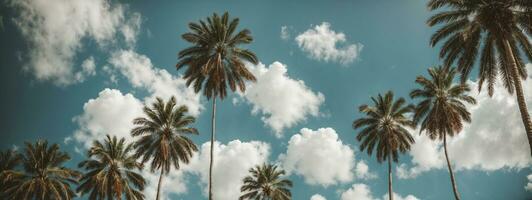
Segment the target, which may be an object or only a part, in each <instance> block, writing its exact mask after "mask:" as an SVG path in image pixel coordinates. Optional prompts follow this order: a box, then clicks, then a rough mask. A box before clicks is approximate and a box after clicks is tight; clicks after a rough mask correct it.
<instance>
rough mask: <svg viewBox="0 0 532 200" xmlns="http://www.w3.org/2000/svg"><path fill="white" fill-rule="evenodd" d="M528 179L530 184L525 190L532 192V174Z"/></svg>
mask: <svg viewBox="0 0 532 200" xmlns="http://www.w3.org/2000/svg"><path fill="white" fill-rule="evenodd" d="M526 179H527V180H528V183H527V184H526V185H525V190H526V191H532V174H529V175H528V176H526Z"/></svg>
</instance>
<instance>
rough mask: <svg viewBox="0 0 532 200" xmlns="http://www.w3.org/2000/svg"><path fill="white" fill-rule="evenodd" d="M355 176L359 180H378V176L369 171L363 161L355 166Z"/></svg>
mask: <svg viewBox="0 0 532 200" xmlns="http://www.w3.org/2000/svg"><path fill="white" fill-rule="evenodd" d="M355 176H356V178H358V179H364V180H369V179H374V178H377V174H375V173H373V172H370V171H369V166H368V164H366V162H364V161H363V160H361V161H359V162H358V163H357V164H356V166H355Z"/></svg>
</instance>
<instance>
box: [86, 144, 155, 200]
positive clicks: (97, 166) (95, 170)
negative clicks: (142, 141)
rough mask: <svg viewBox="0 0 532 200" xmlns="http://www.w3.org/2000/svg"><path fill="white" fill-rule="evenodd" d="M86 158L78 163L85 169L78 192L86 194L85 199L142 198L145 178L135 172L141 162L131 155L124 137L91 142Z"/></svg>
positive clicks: (137, 199)
mask: <svg viewBox="0 0 532 200" xmlns="http://www.w3.org/2000/svg"><path fill="white" fill-rule="evenodd" d="M87 156H88V157H89V159H87V160H85V161H82V162H81V163H79V167H80V168H84V169H85V170H87V172H86V173H85V174H84V175H83V176H82V177H81V179H80V182H81V183H80V185H79V187H78V189H77V192H78V193H81V195H83V194H87V193H90V195H89V199H91V200H97V199H102V200H103V199H122V197H124V198H125V199H128V200H142V199H144V195H143V194H142V190H143V189H144V185H145V184H146V181H145V180H144V178H143V177H142V175H140V174H139V173H137V171H139V170H142V164H141V163H140V162H138V161H137V158H136V157H135V156H134V155H133V146H132V144H127V143H126V141H125V139H124V138H120V140H119V139H117V138H116V136H113V137H111V136H109V135H107V136H106V139H105V141H104V142H103V144H102V143H101V142H100V141H94V143H93V144H92V147H91V148H90V149H89V151H88V152H87Z"/></svg>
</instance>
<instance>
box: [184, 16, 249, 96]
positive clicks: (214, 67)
mask: <svg viewBox="0 0 532 200" xmlns="http://www.w3.org/2000/svg"><path fill="white" fill-rule="evenodd" d="M238 22H239V19H238V18H234V19H229V14H228V13H227V12H226V13H224V14H223V15H222V16H221V17H220V16H218V15H217V14H216V13H214V14H213V15H212V17H207V22H205V21H203V20H200V21H199V23H189V25H188V27H189V29H190V30H191V32H188V33H185V34H183V35H182V37H183V39H184V40H186V41H187V42H189V43H191V44H192V46H190V47H188V48H186V49H184V50H182V51H180V52H179V59H180V61H179V62H178V63H177V65H176V67H177V70H179V69H181V68H183V67H184V66H188V68H187V70H186V71H185V74H184V78H185V79H187V85H193V86H194V90H195V91H196V92H199V91H200V90H201V89H202V88H203V89H204V91H203V92H204V95H205V96H206V97H207V98H208V99H210V98H211V97H215V98H216V97H218V96H219V97H220V98H221V99H223V98H224V97H225V96H226V95H227V86H229V88H230V89H231V90H232V91H233V92H234V91H235V90H236V89H237V87H238V89H240V91H245V90H246V85H245V81H246V80H249V81H255V76H253V74H252V73H251V72H250V71H248V69H247V68H246V66H245V63H244V61H247V62H251V63H254V64H257V63H258V59H257V56H256V55H255V53H253V52H251V51H250V50H248V49H242V48H240V47H239V46H240V45H241V44H249V43H251V42H252V41H253V38H252V37H251V32H250V31H249V30H248V29H243V30H241V31H238V32H237V31H236V28H237V26H238Z"/></svg>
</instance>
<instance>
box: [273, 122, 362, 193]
mask: <svg viewBox="0 0 532 200" xmlns="http://www.w3.org/2000/svg"><path fill="white" fill-rule="evenodd" d="M279 159H280V161H281V162H282V166H283V167H284V169H286V170H287V172H288V173H295V174H297V175H301V176H303V178H304V179H305V182H306V183H308V184H311V185H321V186H324V187H327V186H329V185H334V184H337V183H345V182H349V181H352V180H353V177H354V174H353V168H354V166H355V154H354V151H353V150H352V149H351V148H350V147H349V146H347V145H345V144H343V143H342V141H341V140H340V139H339V138H338V134H337V133H336V131H335V130H334V129H332V128H320V129H318V130H311V129H307V128H303V129H301V131H300V133H299V134H296V135H294V136H292V138H290V141H289V142H288V148H287V151H286V154H283V155H281V156H280V158H279Z"/></svg>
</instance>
